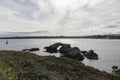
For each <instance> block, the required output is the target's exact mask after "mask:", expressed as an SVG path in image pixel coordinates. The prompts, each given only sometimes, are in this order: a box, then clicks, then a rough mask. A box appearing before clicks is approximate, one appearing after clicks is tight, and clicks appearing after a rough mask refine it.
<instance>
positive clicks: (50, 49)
mask: <svg viewBox="0 0 120 80" xmlns="http://www.w3.org/2000/svg"><path fill="white" fill-rule="evenodd" d="M61 45H62V43H55V44H52V45H50V46H47V47H44V49H46V52H49V53H57V51H58V50H57V48H58V47H59V46H61Z"/></svg>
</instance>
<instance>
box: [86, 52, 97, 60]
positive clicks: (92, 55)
mask: <svg viewBox="0 0 120 80" xmlns="http://www.w3.org/2000/svg"><path fill="white" fill-rule="evenodd" d="M84 56H85V57H86V58H87V59H93V60H98V55H97V54H96V53H95V52H94V51H93V50H89V51H88V52H87V53H85V54H84Z"/></svg>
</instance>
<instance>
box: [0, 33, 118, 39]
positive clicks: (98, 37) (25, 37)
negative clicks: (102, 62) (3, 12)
mask: <svg viewBox="0 0 120 80" xmlns="http://www.w3.org/2000/svg"><path fill="white" fill-rule="evenodd" d="M42 38H43V39H45V38H85V39H89V38H90V39H120V34H108V35H87V36H14V37H0V39H42Z"/></svg>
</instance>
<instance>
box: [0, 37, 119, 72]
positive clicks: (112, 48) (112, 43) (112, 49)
mask: <svg viewBox="0 0 120 80" xmlns="http://www.w3.org/2000/svg"><path fill="white" fill-rule="evenodd" d="M5 42H6V40H5V39H0V50H17V51H21V50H22V49H25V48H33V47H38V48H40V51H37V52H34V53H35V54H38V55H42V56H46V55H51V54H49V53H46V52H44V49H43V48H44V47H45V46H48V45H51V44H53V43H56V42H62V43H68V44H71V46H72V47H74V46H76V47H79V48H80V50H90V49H93V50H94V51H95V52H96V53H97V54H98V55H99V60H88V59H85V60H84V61H83V63H85V64H86V65H89V66H93V67H95V68H97V69H99V70H104V71H107V72H111V71H112V69H111V67H112V66H113V65H118V66H119V67H120V40H105V39H10V40H8V42H9V44H8V45H6V44H5ZM52 55H55V56H59V55H60V54H59V53H57V54H52Z"/></svg>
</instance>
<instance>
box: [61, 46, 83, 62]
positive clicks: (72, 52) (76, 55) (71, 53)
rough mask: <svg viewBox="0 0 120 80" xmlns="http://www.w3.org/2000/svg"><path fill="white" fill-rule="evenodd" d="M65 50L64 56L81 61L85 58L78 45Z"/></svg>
mask: <svg viewBox="0 0 120 80" xmlns="http://www.w3.org/2000/svg"><path fill="white" fill-rule="evenodd" d="M65 51H66V52H65V53H62V54H63V56H64V57H68V58H73V59H76V60H80V61H82V60H83V59H84V57H83V56H82V55H81V53H80V49H79V48H78V47H73V48H68V49H66V50H65Z"/></svg>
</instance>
